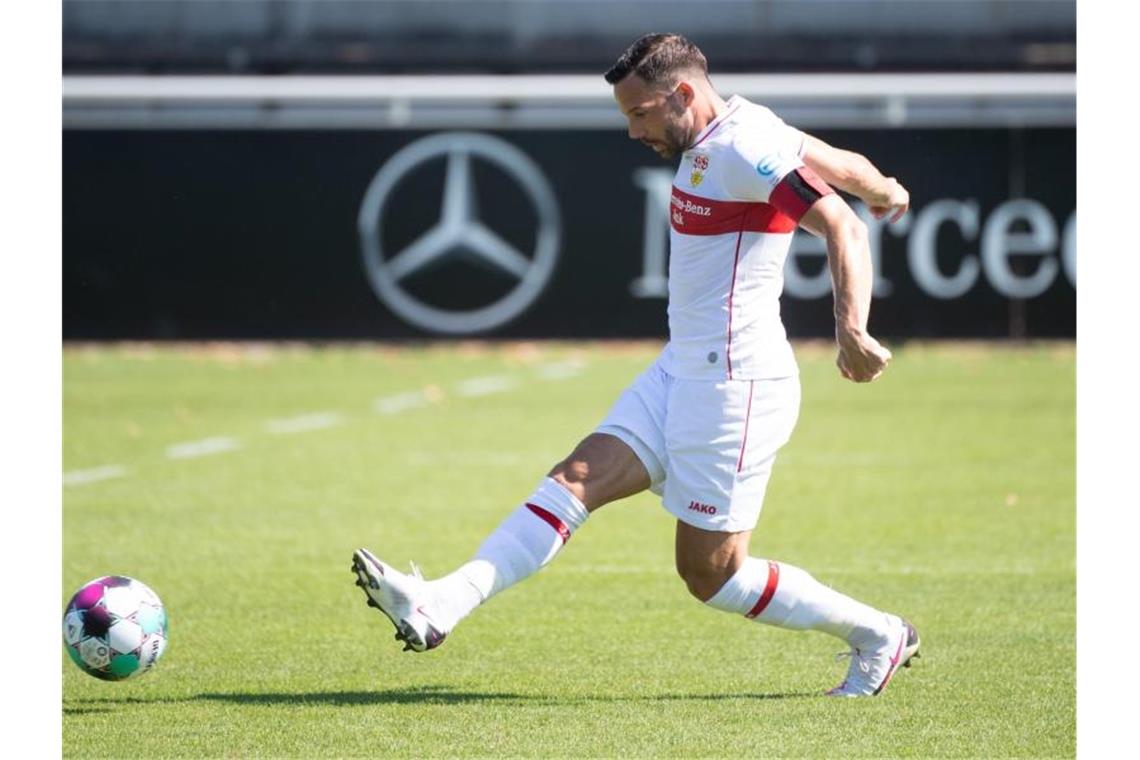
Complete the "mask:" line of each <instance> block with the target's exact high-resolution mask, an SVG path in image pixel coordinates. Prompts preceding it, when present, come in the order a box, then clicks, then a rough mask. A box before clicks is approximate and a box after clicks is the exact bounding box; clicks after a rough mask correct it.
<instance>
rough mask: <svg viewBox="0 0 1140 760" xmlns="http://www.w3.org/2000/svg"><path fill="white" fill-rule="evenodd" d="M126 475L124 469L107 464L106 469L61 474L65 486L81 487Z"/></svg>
mask: <svg viewBox="0 0 1140 760" xmlns="http://www.w3.org/2000/svg"><path fill="white" fill-rule="evenodd" d="M126 474H127V470H126V468H125V467H120V466H118V465H117V464H109V465H107V466H106V467H94V468H92V469H90V470H73V471H71V472H65V473H64V474H63V484H64V485H65V486H82V485H86V484H87V483H98V482H99V481H100V480H110V479H111V478H121V477H123V476H124V475H126Z"/></svg>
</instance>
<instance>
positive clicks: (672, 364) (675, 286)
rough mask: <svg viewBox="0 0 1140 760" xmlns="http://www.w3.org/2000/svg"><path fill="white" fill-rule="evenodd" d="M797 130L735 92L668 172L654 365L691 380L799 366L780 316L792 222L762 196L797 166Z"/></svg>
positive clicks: (747, 376)
mask: <svg viewBox="0 0 1140 760" xmlns="http://www.w3.org/2000/svg"><path fill="white" fill-rule="evenodd" d="M803 151H804V136H803V133H802V132H800V131H799V130H796V129H793V128H792V127H789V126H788V125H786V124H784V122H783V121H781V120H780V118H779V117H777V116H776V115H775V114H773V113H772V112H771V111H770V110H768V109H767V108H764V107H763V106H760V105H757V104H755V103H751V102H749V101H747V100H745V99H744V98H741V97H739V96H733V97H732V98H730V99H729V100H728V104H727V108H726V109H725V111H724V113H723V114H722V115H721V116H720V118H718V119H716V120H715V121H713V122H711V123H710V124H709V125H708V126H707V127H705V129H704V130H702V131H701V133H700V134H699V135H697V137H696V139H695V140H694V141H693V145H692V147H691V148H689V149H688V150H686V151H685V152H684V154H683V155H682V156H681V164H680V167H679V168H678V169H677V175H676V177H675V178H674V180H673V194H672V199H671V204H670V206H671V208H670V212H671V213H670V219H671V226H672V230H671V233H670V240H669V242H670V254H669V343H668V345H667V346H666V347H665V350H664V352H663V354H662V357H661V359H662V366H663V368H664V369H665V371H666V372H668V373H669V374H670V375H673V376H674V377H678V378H685V379H691V380H697V379H705V380H721V379H728V380H761V379H768V378H779V377H790V376H792V375H795V374H796V373H797V368H796V360H795V356H794V355H793V354H792V347H791V346H790V345H789V344H788V339H787V334H786V333H785V331H784V324H783V322H782V321H781V320H780V293H781V291H782V290H783V287H784V260H785V258H786V257H787V254H788V248H789V247H790V246H791V242H792V233H793V232H794V231H795V228H796V221H795V220H793V219H792V218H791V217H789V216H787V215H786V214H784V213H782V212H781V211H779V210H777V209H776V208H775V207H774V206H772V205H770V204H769V203H768V200H769V197H770V195H771V193H772V190H773V189H774V188H775V187H776V185H777V184H778V183H779V182H780V181H781V180H782V179H783V178H784V177H785V176H786V175H787V174H788V173H789V172H791V171H793V170H795V169H797V168H799V167H801V166H803V159H802V156H803Z"/></svg>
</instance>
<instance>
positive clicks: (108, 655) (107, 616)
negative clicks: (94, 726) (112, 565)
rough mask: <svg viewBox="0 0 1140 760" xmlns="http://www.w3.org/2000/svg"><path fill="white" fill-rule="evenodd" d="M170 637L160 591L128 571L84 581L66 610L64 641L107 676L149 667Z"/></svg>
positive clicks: (74, 655) (84, 665)
mask: <svg viewBox="0 0 1140 760" xmlns="http://www.w3.org/2000/svg"><path fill="white" fill-rule="evenodd" d="M166 641H167V620H166V610H165V608H164V607H163V606H162V602H161V601H160V600H159V598H158V595H157V594H155V593H154V592H153V591H151V589H150V587H148V586H147V585H146V584H145V583H142V582H140V581H137V580H135V579H134V578H128V577H126V576H124V575H106V576H103V577H102V578H96V579H95V580H93V581H90V582H88V583H85V584H84V585H83V587H82V588H80V589H79V590H78V591H76V592H75V595H74V596H73V597H71V602H70V603H68V605H67V611H66V612H64V614H63V643H64V647H65V648H66V649H67V653H68V654H69V655H70V656H71V659H72V661H73V662H75V664H76V665H78V666H79V667H80V669H81V670H83V672H85V673H88V674H90V675H93V676H95V677H96V678H101V679H103V680H105V681H120V680H122V679H124V678H132V677H134V676H137V675H139V674H141V673H145V672H146V671H148V670H150V668H151V667H152V666H153V665H154V663H156V662H157V661H158V658H159V657H161V656H162V653H163V652H164V651H166Z"/></svg>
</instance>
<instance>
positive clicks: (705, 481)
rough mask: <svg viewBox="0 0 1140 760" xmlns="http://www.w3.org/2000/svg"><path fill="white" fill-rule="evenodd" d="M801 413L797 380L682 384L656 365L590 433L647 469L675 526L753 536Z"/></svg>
mask: <svg viewBox="0 0 1140 760" xmlns="http://www.w3.org/2000/svg"><path fill="white" fill-rule="evenodd" d="M799 410H800V379H799V377H798V376H796V375H793V376H791V377H782V378H777V379H773V380H720V381H708V380H682V379H680V378H676V377H673V376H672V375H670V374H669V373H667V372H665V370H663V369H662V368H661V366H660V360H658V361H656V362H654V363H653V364H652V365H650V367H649V368H648V369H646V370H645V371H644V372H642V373H641V375H639V376H638V378H637V379H636V380H634V381H633V384H632V385H630V386H629V387H628V388H626V389H625V390H624V391H623V392H622V394H621V395H620V396H619V397H618V399H617V401H616V402H614V405H613V408H611V409H610V412H609V414H608V415H606V418H605V419H604V420H602V423H601V425H599V426H598V428H597V430H596V432H598V433H606V434H609V435H612V436H616V437H618V438H620V439H621V440H622V441H624V442H625V443H626V444H627V445H628V446H629V447H630V448H631V449H633V451H634V452H635V453H636V454H637V456H638V458H639V459H640V460H641V461H642V463H643V464H644V465H645V469H646V470H648V471H649V479H650V486H649V488H650V490H652V491H653V492H654V493H656V494H657V495H659V496H661V497H662V498H661V502H662V504H664V506H665V509H666V510H668V511H669V513H670V514H672V515H673V516H674V517H676V518H677V519H678V520H681V521H682V522H685V523H688V524H689V525H692V526H694V527H697V528H703V529H704V530H714V531H723V532H733V533H735V532H738V531H744V530H752V529H753V528H755V527H756V521H757V520H759V519H760V508H761V507H762V506H763V503H764V491H765V489H766V488H767V486H768V477H769V476H770V475H771V474H772V464H773V463H774V462H775V461H776V452H777V451H779V449H780V447H781V446H783V445H784V444H785V443H787V442H788V439H789V438H790V437H791V435H792V429H793V428H794V427H795V426H796V418H797V417H798V416H799Z"/></svg>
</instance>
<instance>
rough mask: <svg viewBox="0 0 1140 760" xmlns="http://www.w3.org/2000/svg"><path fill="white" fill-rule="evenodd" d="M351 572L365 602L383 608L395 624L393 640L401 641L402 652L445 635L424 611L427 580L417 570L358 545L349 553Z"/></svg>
mask: <svg viewBox="0 0 1140 760" xmlns="http://www.w3.org/2000/svg"><path fill="white" fill-rule="evenodd" d="M413 570H415V567H414V566H413ZM352 572H353V573H355V574H356V585H357V586H360V588H362V589H363V590H364V594H365V596H366V597H367V598H368V606H369V607H375V608H376V609H378V610H380V611H381V612H383V613H384V614H385V615H386V616H387V617H388V619H389V620H391V621H392V625H394V626H396V640H397V641H403V642H404V651H405V652H406V651H408V650H409V649H410V650H412V651H415V652H426V651H427V650H429V649H435V648H436V647H437V646H439V645H440V644H442V643H443V640H444V639H446V638H447V634H448V631H446V630H444V629H443V628H442V627H441V626H440V625H439V624H438V623H437V622H436V621H435V620H433V619H432V616H431V615H430V614H429V612H428V607H429V602H430V599H429V598H428V594H427V590H426V588H425V586H426V585H427V583H426V582H425V581H424V580H423V578H422V577H421V576H420V574H419V571H418V570H415V574H414V575H405V574H404V573H401V572H399V571H398V570H395V569H394V568H393V567H392V566H391V565H388V564H386V563H384V562H382V561H380V560H379V559H377V558H376V556H375V555H373V554H372V552H370V551H368V550H367V549H358V550H356V551H355V552H353V554H352Z"/></svg>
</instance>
